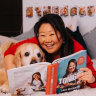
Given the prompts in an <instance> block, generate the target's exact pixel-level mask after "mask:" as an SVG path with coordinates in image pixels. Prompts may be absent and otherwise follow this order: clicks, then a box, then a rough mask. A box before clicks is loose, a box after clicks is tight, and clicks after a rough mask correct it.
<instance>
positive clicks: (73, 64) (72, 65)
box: [46, 50, 86, 94]
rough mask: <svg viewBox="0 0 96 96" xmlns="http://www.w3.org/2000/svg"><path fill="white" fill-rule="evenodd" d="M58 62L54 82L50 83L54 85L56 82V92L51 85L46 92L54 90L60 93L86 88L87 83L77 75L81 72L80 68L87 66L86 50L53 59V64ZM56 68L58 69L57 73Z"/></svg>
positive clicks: (49, 92) (50, 92)
mask: <svg viewBox="0 0 96 96" xmlns="http://www.w3.org/2000/svg"><path fill="white" fill-rule="evenodd" d="M56 62H58V66H57V65H56V66H57V67H58V68H57V69H54V73H53V83H50V85H51V84H53V85H52V86H54V84H55V87H54V90H55V91H56V92H55V91H54V90H52V87H51V88H49V91H48V92H47V93H46V94H52V93H54V92H55V93H57V94H58V93H63V92H69V91H72V90H79V89H81V88H84V84H85V83H84V82H83V81H81V80H78V78H77V75H78V74H79V73H81V71H80V68H83V67H86V50H81V51H79V52H76V53H74V54H72V55H69V56H66V57H63V58H60V59H57V60H55V61H53V65H54V63H56ZM56 70H58V72H57V73H55V71H56ZM51 74H52V73H51ZM54 75H55V77H54ZM56 75H57V76H56ZM51 77H52V76H51ZM56 77H57V78H56ZM56 79H57V80H56ZM56 81H57V82H56ZM54 82H55V83H54Z"/></svg>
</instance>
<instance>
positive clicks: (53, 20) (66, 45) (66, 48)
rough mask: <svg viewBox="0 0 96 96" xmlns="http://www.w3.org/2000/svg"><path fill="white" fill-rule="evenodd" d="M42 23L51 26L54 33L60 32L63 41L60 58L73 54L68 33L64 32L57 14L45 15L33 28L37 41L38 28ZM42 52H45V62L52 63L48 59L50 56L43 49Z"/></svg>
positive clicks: (63, 26) (62, 23) (62, 24)
mask: <svg viewBox="0 0 96 96" xmlns="http://www.w3.org/2000/svg"><path fill="white" fill-rule="evenodd" d="M43 23H49V24H51V26H52V27H53V28H54V30H55V33H56V31H57V30H58V31H59V32H60V34H61V36H62V38H63V39H64V42H63V44H62V46H61V49H60V50H61V57H64V56H67V55H69V54H72V53H73V52H74V44H73V40H72V38H71V37H70V36H69V34H68V32H67V31H66V28H65V25H64V22H63V20H62V18H61V17H60V16H59V15H57V14H47V15H44V16H43V17H41V18H40V20H39V21H38V22H37V23H36V24H35V26H34V33H35V35H36V36H37V40H38V34H39V28H40V26H41V25H42V24H43ZM56 35H57V34H56ZM40 47H41V46H40ZM41 48H42V47H41ZM42 50H43V51H44V52H45V55H46V60H47V61H49V62H52V60H51V58H50V54H48V53H47V52H46V51H45V50H44V49H42Z"/></svg>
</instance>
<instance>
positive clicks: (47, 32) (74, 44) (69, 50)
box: [4, 14, 96, 87]
mask: <svg viewBox="0 0 96 96" xmlns="http://www.w3.org/2000/svg"><path fill="white" fill-rule="evenodd" d="M34 33H35V37H32V38H30V39H27V40H24V41H20V42H18V43H16V44H14V45H13V46H11V47H10V48H8V49H7V50H6V52H5V54H4V56H5V57H4V61H5V67H6V70H8V69H12V68H15V64H14V62H13V61H14V54H15V52H16V49H17V48H18V46H20V45H21V44H24V43H36V44H38V45H39V46H40V48H41V49H42V50H43V52H44V53H45V58H46V61H48V62H52V61H53V60H55V59H58V58H61V57H65V56H68V55H70V54H73V53H76V52H78V51H80V50H85V49H84V47H83V45H81V44H80V43H79V42H78V41H76V40H75V39H74V38H73V37H72V36H71V35H70V34H69V32H68V30H66V28H65V24H64V21H63V20H62V18H61V17H60V16H59V15H58V14H47V15H44V16H43V17H41V18H40V19H39V20H38V22H36V24H35V25H34ZM80 71H84V72H82V73H80V74H79V75H78V79H79V80H82V81H84V82H85V81H86V84H87V85H88V86H90V87H96V71H95V69H94V68H93V62H92V61H91V59H90V57H89V56H88V54H87V67H86V68H81V69H80Z"/></svg>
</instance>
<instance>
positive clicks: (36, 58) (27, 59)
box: [0, 42, 46, 92]
mask: <svg viewBox="0 0 96 96" xmlns="http://www.w3.org/2000/svg"><path fill="white" fill-rule="evenodd" d="M13 44H14V43H13V42H7V43H6V44H3V45H2V46H1V54H2V59H4V52H5V50H6V49H7V48H8V47H10V46H12V45H13ZM2 61H3V62H2V64H1V65H0V91H3V92H9V87H8V78H7V75H6V72H5V68H4V60H2ZM44 61H46V60H45V55H44V53H43V51H42V50H41V49H40V48H39V46H38V45H36V44H33V43H24V44H22V45H20V46H19V47H18V48H17V50H16V52H15V55H14V64H15V66H16V67H21V66H27V65H30V64H33V63H38V62H44ZM1 77H2V78H1Z"/></svg>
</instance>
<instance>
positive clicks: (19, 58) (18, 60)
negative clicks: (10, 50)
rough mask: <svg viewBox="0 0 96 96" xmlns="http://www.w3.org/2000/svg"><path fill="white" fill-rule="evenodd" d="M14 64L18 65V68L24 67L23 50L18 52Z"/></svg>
mask: <svg viewBox="0 0 96 96" xmlns="http://www.w3.org/2000/svg"><path fill="white" fill-rule="evenodd" d="M14 64H16V67H20V66H21V65H22V61H21V50H17V51H16V53H15V58H14Z"/></svg>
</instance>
